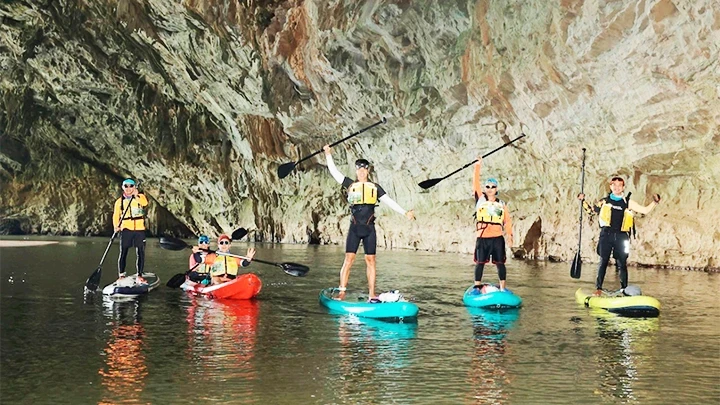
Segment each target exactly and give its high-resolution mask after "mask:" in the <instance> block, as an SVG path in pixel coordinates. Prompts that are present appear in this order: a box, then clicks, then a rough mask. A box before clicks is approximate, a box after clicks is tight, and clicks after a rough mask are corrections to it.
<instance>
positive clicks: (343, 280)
mask: <svg viewBox="0 0 720 405" xmlns="http://www.w3.org/2000/svg"><path fill="white" fill-rule="evenodd" d="M354 262H355V253H345V261H344V262H343V265H342V269H340V288H347V285H348V281H349V280H350V268H351V267H352V265H353V263H354ZM338 298H340V299H344V298H345V291H340V294H338Z"/></svg>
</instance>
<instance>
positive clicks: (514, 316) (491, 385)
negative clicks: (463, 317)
mask: <svg viewBox="0 0 720 405" xmlns="http://www.w3.org/2000/svg"><path fill="white" fill-rule="evenodd" d="M467 309H468V312H469V313H470V316H471V320H472V326H473V348H472V349H473V350H472V361H471V366H470V368H469V371H468V384H469V385H470V386H471V387H473V389H472V391H471V392H470V395H472V398H469V399H468V401H467V402H469V403H477V404H503V403H508V401H509V394H508V391H507V390H506V387H508V386H509V384H510V378H509V376H508V375H507V371H506V369H505V361H506V359H505V355H506V352H507V342H506V341H505V336H506V335H507V333H508V331H510V330H511V329H512V328H513V327H514V326H515V323H516V322H517V320H518V317H519V316H520V310H519V309H511V310H504V311H497V310H485V309H481V308H472V307H468V308H467Z"/></svg>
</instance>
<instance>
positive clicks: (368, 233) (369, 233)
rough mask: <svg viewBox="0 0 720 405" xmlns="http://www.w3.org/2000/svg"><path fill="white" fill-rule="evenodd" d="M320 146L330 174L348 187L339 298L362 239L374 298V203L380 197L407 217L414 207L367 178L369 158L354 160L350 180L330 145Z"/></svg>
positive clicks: (343, 292)
mask: <svg viewBox="0 0 720 405" xmlns="http://www.w3.org/2000/svg"><path fill="white" fill-rule="evenodd" d="M323 150H324V151H325V158H326V160H327V165H328V169H330V174H331V175H332V176H333V178H334V179H335V180H336V181H337V182H338V183H340V184H342V186H343V187H345V188H346V189H347V191H348V194H347V198H348V202H349V203H350V212H351V217H350V229H349V230H348V235H347V240H346V246H345V261H344V262H343V265H342V269H341V270H340V287H339V288H338V290H339V293H340V294H339V296H338V298H339V299H343V298H344V297H345V290H346V288H347V284H348V281H349V279H350V268H351V267H352V265H353V262H354V261H355V256H356V254H357V251H358V248H359V247H360V242H361V241H362V244H363V249H364V251H365V264H366V266H367V270H366V274H367V280H368V289H369V295H370V300H373V299H377V297H376V296H375V273H376V267H375V253H376V248H377V235H376V233H375V204H377V202H378V201H381V202H383V203H385V204H386V205H387V206H389V207H390V208H392V209H393V210H394V211H395V212H398V213H400V214H402V215H405V216H406V217H407V218H408V219H409V220H414V219H415V214H414V212H413V210H410V211H406V210H405V209H403V208H402V207H401V206H400V205H398V203H396V202H395V201H393V200H392V199H391V198H390V196H388V195H387V194H386V193H385V190H383V188H382V187H380V185H379V184H377V183H373V182H371V181H369V180H368V173H369V169H370V162H368V161H367V160H365V159H358V160H356V161H355V169H356V170H355V174H356V175H357V180H352V179H350V178H349V177H346V176H344V175H343V174H342V173H340V171H339V170H338V169H337V167H336V166H335V162H334V161H333V158H332V150H331V149H330V145H325V146H324V147H323Z"/></svg>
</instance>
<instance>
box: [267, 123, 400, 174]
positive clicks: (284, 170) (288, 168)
mask: <svg viewBox="0 0 720 405" xmlns="http://www.w3.org/2000/svg"><path fill="white" fill-rule="evenodd" d="M386 122H387V119H386V118H385V117H383V119H382V120H380V121H378V122H376V123H374V124H372V125H370V126H368V127H365V128H363V129H361V130H359V131H357V132H355V133H353V134H350V135H348V136H346V137H345V138H343V139H341V140H339V141H337V142H335V143H331V144H330V147H333V146H335V145H339V144H341V143H343V142H345V141H347V140H348V139H350V138H352V137H354V136H357V135H360V134H362V133H363V132H365V131H368V130H370V129H373V128H375V127H376V126H378V125H380V124H384V123H386ZM322 152H323V150H322V149H320V150H319V151H317V152H315V153H313V154H312V155H308V156H305V157H304V158H302V159H300V160H298V161H297V162H289V163H284V164H282V165H280V167H278V171H277V172H278V177H280V178H281V179H284V178H285V177H287V175H288V174H290V173H292V171H293V169H295V166H297V165H299V164H300V162H303V161H305V160H308V159H310V158H311V157H313V156H315V155H317V154H320V153H322Z"/></svg>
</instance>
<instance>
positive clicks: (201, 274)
mask: <svg viewBox="0 0 720 405" xmlns="http://www.w3.org/2000/svg"><path fill="white" fill-rule="evenodd" d="M202 249H210V238H209V237H208V236H207V235H200V236H199V237H198V244H197V246H193V252H192V254H191V255H190V258H189V259H188V265H189V266H190V267H188V268H189V269H190V272H189V273H188V278H189V279H190V281H194V282H196V283H203V284H208V283H209V282H210V278H209V275H210V272H209V268H208V266H207V265H206V264H205V263H204V262H205V256H207V251H205V250H202Z"/></svg>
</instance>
